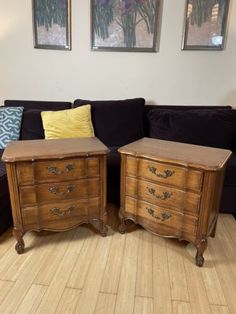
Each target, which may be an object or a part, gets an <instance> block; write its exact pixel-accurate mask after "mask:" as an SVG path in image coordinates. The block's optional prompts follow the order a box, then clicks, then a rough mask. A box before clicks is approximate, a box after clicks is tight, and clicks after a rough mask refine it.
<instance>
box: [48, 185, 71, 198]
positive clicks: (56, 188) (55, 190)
mask: <svg viewBox="0 0 236 314" xmlns="http://www.w3.org/2000/svg"><path fill="white" fill-rule="evenodd" d="M48 190H49V192H51V193H52V194H55V195H61V196H62V195H66V194H68V193H71V192H73V191H74V187H73V185H68V186H67V190H66V191H65V192H60V189H59V187H58V186H52V187H51V188H49V189H48Z"/></svg>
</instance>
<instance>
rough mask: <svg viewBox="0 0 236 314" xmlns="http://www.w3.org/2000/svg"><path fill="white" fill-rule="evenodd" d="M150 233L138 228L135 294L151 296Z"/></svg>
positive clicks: (151, 261) (151, 259)
mask: <svg viewBox="0 0 236 314" xmlns="http://www.w3.org/2000/svg"><path fill="white" fill-rule="evenodd" d="M152 263H153V258H152V234H151V233H149V232H147V231H146V230H140V239H139V250H138V268H137V282H136V296H142V297H148V298H152V297H153V280H152V273H153V269H152Z"/></svg>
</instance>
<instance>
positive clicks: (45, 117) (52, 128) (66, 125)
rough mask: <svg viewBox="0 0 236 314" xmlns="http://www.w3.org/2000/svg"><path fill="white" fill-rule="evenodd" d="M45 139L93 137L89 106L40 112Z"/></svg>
mask: <svg viewBox="0 0 236 314" xmlns="http://www.w3.org/2000/svg"><path fill="white" fill-rule="evenodd" d="M41 117H42V122H43V128H44V134H45V139H56V138H72V137H93V136H94V130H93V125H92V121H91V106H90V105H85V106H81V107H78V108H75V109H67V110H59V111H42V112H41Z"/></svg>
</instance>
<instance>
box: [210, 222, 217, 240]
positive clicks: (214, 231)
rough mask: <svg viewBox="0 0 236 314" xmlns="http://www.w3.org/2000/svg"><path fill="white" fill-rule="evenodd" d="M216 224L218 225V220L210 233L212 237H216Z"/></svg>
mask: <svg viewBox="0 0 236 314" xmlns="http://www.w3.org/2000/svg"><path fill="white" fill-rule="evenodd" d="M216 225H217V222H216V223H215V226H214V228H213V229H212V231H211V234H210V236H211V237H212V238H214V237H215V236H216Z"/></svg>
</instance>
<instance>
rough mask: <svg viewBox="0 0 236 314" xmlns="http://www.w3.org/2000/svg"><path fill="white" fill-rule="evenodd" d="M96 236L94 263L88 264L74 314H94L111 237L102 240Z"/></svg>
mask: <svg viewBox="0 0 236 314" xmlns="http://www.w3.org/2000/svg"><path fill="white" fill-rule="evenodd" d="M96 236H97V237H99V241H98V245H97V247H96V249H95V251H94V254H93V257H92V259H93V261H94V262H92V263H91V264H90V268H89V270H88V275H87V278H86V281H85V284H84V287H83V290H82V292H81V296H80V299H79V303H78V305H77V309H76V313H78V314H93V313H94V311H95V308H96V303H97V300H98V295H99V291H100V288H101V283H102V278H103V274H104V271H105V267H106V263H107V258H108V254H109V250H110V245H111V239H112V237H110V236H107V237H105V238H104V237H101V236H100V235H96Z"/></svg>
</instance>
